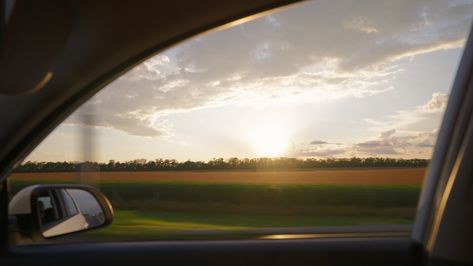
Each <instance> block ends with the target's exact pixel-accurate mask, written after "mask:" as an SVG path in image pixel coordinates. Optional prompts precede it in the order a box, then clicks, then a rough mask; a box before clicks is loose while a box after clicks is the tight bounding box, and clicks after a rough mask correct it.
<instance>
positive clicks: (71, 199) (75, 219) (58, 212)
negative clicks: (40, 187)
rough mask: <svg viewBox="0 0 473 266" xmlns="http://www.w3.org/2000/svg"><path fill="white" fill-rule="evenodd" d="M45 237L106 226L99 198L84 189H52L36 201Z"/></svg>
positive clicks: (41, 194)
mask: <svg viewBox="0 0 473 266" xmlns="http://www.w3.org/2000/svg"><path fill="white" fill-rule="evenodd" d="M36 203H37V210H38V215H39V219H40V222H41V228H42V232H43V236H45V237H53V236H59V235H64V234H68V233H72V232H77V231H82V230H85V229H89V228H95V227H98V226H101V225H103V224H104V223H105V215H104V213H103V210H102V208H101V207H100V204H99V203H98V201H97V199H96V198H95V197H94V196H93V195H92V194H91V193H89V192H87V191H85V190H81V189H48V190H44V191H41V192H40V193H39V196H38V198H37V199H36Z"/></svg>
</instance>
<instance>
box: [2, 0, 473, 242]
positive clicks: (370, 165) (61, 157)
mask: <svg viewBox="0 0 473 266" xmlns="http://www.w3.org/2000/svg"><path fill="white" fill-rule="evenodd" d="M472 14H473V2H468V1H437V2H420V1H407V2H403V3H395V4H394V3H391V2H384V1H378V2H373V3H371V4H370V5H369V6H368V5H367V4H366V2H364V1H350V2H349V3H348V2H343V4H342V2H340V1H309V2H305V3H301V4H297V5H294V6H292V7H290V8H287V9H283V10H281V11H278V12H275V13H271V14H269V15H266V16H263V17H260V18H257V19H254V20H251V21H249V22H246V23H243V24H238V25H236V26H233V27H230V26H229V27H224V29H222V30H219V31H215V32H209V33H205V34H202V35H199V36H196V37H194V38H191V39H189V40H186V41H184V42H182V43H180V44H178V45H176V46H174V47H170V48H169V49H167V50H165V51H162V52H160V53H158V54H155V55H152V56H150V57H149V58H148V59H147V60H145V61H144V62H142V63H140V64H138V65H136V66H135V67H134V68H133V69H131V70H130V71H129V72H127V73H125V74H124V75H122V76H121V77H119V78H118V79H116V80H115V81H113V82H112V83H110V84H109V85H108V86H107V87H105V88H103V89H102V90H101V91H100V92H98V93H97V94H96V95H95V96H94V97H92V98H91V99H89V100H88V101H87V102H86V103H84V105H83V106H81V107H80V108H79V109H78V110H76V112H74V113H73V114H72V115H71V116H70V117H69V118H67V119H66V120H65V121H64V122H63V123H62V124H60V125H59V126H58V127H57V128H56V130H55V131H54V132H52V133H51V134H50V135H49V136H48V137H47V138H46V139H45V140H44V141H43V143H41V144H40V145H39V146H38V147H37V148H36V149H35V150H34V151H33V152H32V153H31V154H30V155H29V156H28V157H27V158H26V159H25V160H24V161H23V162H22V163H21V164H20V165H19V166H18V167H17V169H15V171H14V173H13V174H12V175H11V176H10V177H9V183H10V188H11V189H10V191H11V194H12V195H13V194H15V193H17V192H18V191H19V190H20V189H22V188H24V187H27V186H30V185H34V184H38V183H53V184H71V183H73V184H74V183H81V184H88V185H91V186H94V187H96V188H98V189H100V191H102V192H103V193H104V194H105V195H106V196H107V198H108V199H109V200H110V204H111V205H112V206H113V209H114V215H115V217H114V221H113V223H112V224H111V225H109V226H108V227H105V228H101V229H98V230H94V231H90V232H83V233H77V234H76V235H77V237H78V238H79V239H80V240H81V241H86V240H90V241H115V240H116V241H123V240H130V241H131V240H133V241H134V240H216V239H267V240H270V239H281V238H291V237H295V236H297V235H301V236H311V235H314V234H316V233H317V232H320V230H322V231H323V230H327V227H330V228H332V229H333V227H339V228H345V229H340V230H341V231H343V230H346V228H347V227H350V228H351V229H350V230H352V231H369V230H379V228H380V227H379V226H380V225H382V226H385V227H389V228H395V230H401V231H402V230H407V231H408V230H409V226H410V225H411V224H412V223H413V221H414V216H415V213H416V208H417V201H418V197H419V193H420V189H421V186H422V183H423V178H424V175H425V173H426V171H427V167H428V165H429V163H430V158H431V155H432V152H433V149H434V146H435V143H436V139H437V134H438V129H439V127H440V123H441V119H442V117H443V112H444V110H445V108H446V105H447V102H448V98H449V93H450V88H451V85H452V83H453V79H454V76H455V73H456V69H457V66H458V63H459V59H460V57H461V54H462V52H463V48H464V44H465V40H466V38H467V33H468V32H469V29H470V24H471V19H472ZM58 193H62V196H61V197H60V198H61V199H63V201H64V202H57V199H55V197H54V195H41V197H39V199H38V200H39V201H40V202H41V203H40V205H41V206H42V207H41V209H42V212H41V215H42V221H43V223H48V222H51V221H56V220H59V219H61V218H63V217H69V216H73V215H75V214H77V213H82V212H83V209H84V208H86V207H84V206H83V205H81V204H80V202H91V200H90V199H89V200H87V199H86V197H91V195H90V194H88V195H82V194H81V192H80V191H75V192H74V191H72V190H71V191H68V190H60V192H58ZM75 199H80V200H75ZM97 207H98V208H97V209H94V208H95V205H94V206H93V208H91V207H88V208H89V209H88V211H87V213H88V215H84V217H85V218H84V219H85V220H86V222H87V223H88V224H97V225H98V224H102V223H103V221H104V220H105V216H104V214H103V212H102V210H100V206H97ZM324 228H325V229H324ZM383 228H384V227H383ZM400 228H401V229H400ZM332 229H331V230H332ZM393 230H394V229H393ZM395 230H394V231H395ZM72 238H73V236H72V235H71V239H72ZM18 244H21V243H20V242H19V243H18Z"/></svg>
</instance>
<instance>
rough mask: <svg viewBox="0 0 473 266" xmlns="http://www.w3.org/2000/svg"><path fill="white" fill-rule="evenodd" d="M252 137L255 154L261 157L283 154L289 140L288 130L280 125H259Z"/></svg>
mask: <svg viewBox="0 0 473 266" xmlns="http://www.w3.org/2000/svg"><path fill="white" fill-rule="evenodd" d="M250 138H251V143H252V146H253V148H254V150H255V154H256V155H257V156H260V157H276V156H281V155H283V154H284V153H285V152H286V149H287V147H288V142H289V140H288V137H287V134H286V130H285V129H284V127H282V126H278V125H265V126H261V127H258V128H256V129H255V130H254V131H253V132H252V133H251V134H250Z"/></svg>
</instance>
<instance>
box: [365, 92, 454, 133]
mask: <svg viewBox="0 0 473 266" xmlns="http://www.w3.org/2000/svg"><path fill="white" fill-rule="evenodd" d="M447 102H448V95H447V94H445V93H442V92H434V93H433V94H432V96H431V98H430V99H429V100H428V101H427V102H426V103H424V104H420V105H417V106H413V107H411V108H407V109H403V110H398V111H396V112H395V113H394V114H391V115H387V116H384V117H381V118H378V119H374V118H366V119H364V121H365V122H366V123H367V124H369V125H370V126H371V129H372V130H374V131H378V132H379V131H385V133H386V134H388V133H389V132H390V131H388V130H389V129H391V128H396V129H397V130H400V131H403V132H419V131H426V130H427V128H426V127H427V126H428V130H431V128H432V126H434V127H436V126H435V125H439V124H440V119H441V118H442V116H441V114H442V113H443V112H444V110H445V108H446V106H447ZM424 125H425V126H424Z"/></svg>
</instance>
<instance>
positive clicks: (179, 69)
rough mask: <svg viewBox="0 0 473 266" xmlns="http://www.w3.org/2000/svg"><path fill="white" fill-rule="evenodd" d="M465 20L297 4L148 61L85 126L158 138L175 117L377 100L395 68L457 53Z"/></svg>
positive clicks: (338, 4) (456, 15) (409, 8)
mask: <svg viewBox="0 0 473 266" xmlns="http://www.w3.org/2000/svg"><path fill="white" fill-rule="evenodd" d="M471 14H473V2H464V1H442V0H435V1H431V0H428V1H427V0H419V1H407V0H405V1H394V2H393V1H387V2H380V1H376V0H365V1H356V2H346V1H311V2H307V3H302V4H299V5H296V6H294V7H293V8H289V9H287V10H284V11H283V12H280V13H276V14H272V15H271V16H270V17H266V18H261V19H258V20H255V21H251V22H249V23H245V24H242V25H239V26H236V27H233V28H231V29H228V30H224V31H220V32H217V33H212V34H207V35H203V36H200V37H197V38H194V39H192V40H190V41H187V42H184V43H182V44H180V45H178V46H176V47H175V48H173V49H170V50H168V51H166V52H164V53H162V54H160V55H157V56H154V57H152V58H150V59H148V60H147V61H145V62H144V63H143V64H140V65H139V66H137V67H136V68H134V69H133V70H131V71H130V72H128V73H127V74H125V75H124V76H123V77H121V78H119V79H118V80H116V81H115V82H113V83H111V84H110V85H109V86H108V87H107V88H106V89H104V90H102V91H101V92H100V93H99V94H97V95H96V96H95V97H94V98H93V99H92V101H91V105H92V106H93V110H94V113H96V114H98V116H99V117H98V118H97V119H96V120H95V121H94V125H96V126H101V127H108V128H113V129H116V130H121V131H124V132H127V133H128V134H132V135H138V136H153V137H160V136H166V135H167V134H169V130H170V128H171V126H170V125H169V122H165V121H166V115H168V114H172V113H176V112H188V111H192V110H195V109H199V108H210V107H214V106H222V105H229V104H235V103H239V104H250V105H251V104H258V105H261V104H262V103H265V102H268V103H277V102H288V103H292V102H295V103H301V102H304V101H307V102H309V101H311V102H314V101H323V100H327V99H328V100H334V99H340V98H346V97H368V96H372V95H376V94H380V93H384V92H386V91H389V90H392V89H393V87H392V86H391V85H390V82H391V81H392V80H393V78H395V76H396V74H397V73H398V72H399V71H401V69H399V67H398V66H396V64H395V61H396V60H399V59H402V58H406V57H412V56H415V55H418V54H422V53H429V52H433V51H437V50H442V49H452V48H457V47H461V46H462V45H463V43H464V39H465V35H466V33H467V32H468V30H469V25H470V20H471V17H472V15H471ZM308 29H310V31H308ZM436 97H437V98H436V99H435V101H433V102H432V103H431V104H430V105H429V106H427V107H426V108H427V109H425V110H434V109H435V108H437V107H438V106H440V107H441V101H442V95H438V96H436ZM439 104H440V105H439ZM432 108H434V109H432ZM426 112H428V111H426ZM429 112H430V111H429ZM401 115H402V114H401ZM69 121H70V122H71V123H80V119H79V118H77V117H76V118H74V117H72V118H71V119H70V120H69Z"/></svg>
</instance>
